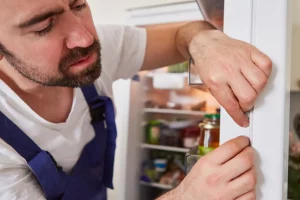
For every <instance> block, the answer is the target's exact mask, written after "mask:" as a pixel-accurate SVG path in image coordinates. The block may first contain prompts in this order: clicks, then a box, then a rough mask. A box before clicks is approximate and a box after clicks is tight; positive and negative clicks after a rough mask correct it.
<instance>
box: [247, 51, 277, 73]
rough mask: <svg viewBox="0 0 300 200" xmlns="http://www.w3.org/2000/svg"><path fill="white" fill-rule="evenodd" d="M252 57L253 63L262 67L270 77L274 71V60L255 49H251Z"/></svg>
mask: <svg viewBox="0 0 300 200" xmlns="http://www.w3.org/2000/svg"><path fill="white" fill-rule="evenodd" d="M251 59H252V61H253V63H254V64H255V65H256V66H257V67H258V68H260V69H261V70H262V71H263V72H264V73H265V75H266V76H267V77H270V75H271V72H272V61H271V60H270V59H269V58H268V56H266V55H265V54H263V53H261V52H260V51H259V50H257V49H255V50H252V51H251Z"/></svg>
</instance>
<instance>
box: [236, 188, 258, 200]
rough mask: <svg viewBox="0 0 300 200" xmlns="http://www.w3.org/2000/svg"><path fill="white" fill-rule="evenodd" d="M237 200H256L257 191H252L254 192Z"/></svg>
mask: <svg viewBox="0 0 300 200" xmlns="http://www.w3.org/2000/svg"><path fill="white" fill-rule="evenodd" d="M235 200H256V194H255V190H252V191H250V192H248V193H246V194H244V195H242V196H240V197H238V198H236V199H235Z"/></svg>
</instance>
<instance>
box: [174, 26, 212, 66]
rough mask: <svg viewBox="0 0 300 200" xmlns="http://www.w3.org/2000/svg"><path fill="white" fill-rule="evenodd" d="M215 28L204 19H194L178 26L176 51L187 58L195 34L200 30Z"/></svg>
mask: <svg viewBox="0 0 300 200" xmlns="http://www.w3.org/2000/svg"><path fill="white" fill-rule="evenodd" d="M211 30H216V29H215V27H214V26H213V25H211V24H210V23H208V22H206V21H196V22H191V23H188V24H186V25H184V26H182V27H180V28H179V29H178V31H177V33H176V37H175V40H176V41H175V42H176V46H177V49H178V51H179V52H180V54H181V55H182V56H183V57H184V58H185V59H187V60H188V59H189V58H190V57H191V56H190V53H189V46H190V44H191V42H192V40H193V38H194V37H195V35H197V34H199V33H201V31H203V32H204V31H211Z"/></svg>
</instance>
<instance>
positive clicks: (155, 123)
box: [146, 120, 161, 145]
mask: <svg viewBox="0 0 300 200" xmlns="http://www.w3.org/2000/svg"><path fill="white" fill-rule="evenodd" d="M160 135H161V122H160V121H159V120H151V121H149V123H148V125H147V127H146V141H147V143H148V144H156V145H157V144H159V139H160Z"/></svg>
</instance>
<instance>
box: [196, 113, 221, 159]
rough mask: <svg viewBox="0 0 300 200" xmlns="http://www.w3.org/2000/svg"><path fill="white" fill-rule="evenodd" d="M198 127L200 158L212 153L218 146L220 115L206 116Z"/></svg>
mask: <svg viewBox="0 0 300 200" xmlns="http://www.w3.org/2000/svg"><path fill="white" fill-rule="evenodd" d="M199 127H200V138H199V146H198V153H199V155H200V156H204V155H205V154H207V153H209V152H211V151H213V150H214V149H215V148H217V147H219V144H220V114H207V115H205V117H204V120H203V122H202V123H200V124H199Z"/></svg>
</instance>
